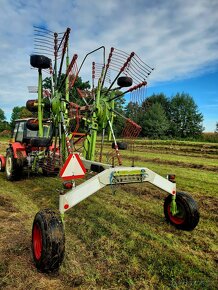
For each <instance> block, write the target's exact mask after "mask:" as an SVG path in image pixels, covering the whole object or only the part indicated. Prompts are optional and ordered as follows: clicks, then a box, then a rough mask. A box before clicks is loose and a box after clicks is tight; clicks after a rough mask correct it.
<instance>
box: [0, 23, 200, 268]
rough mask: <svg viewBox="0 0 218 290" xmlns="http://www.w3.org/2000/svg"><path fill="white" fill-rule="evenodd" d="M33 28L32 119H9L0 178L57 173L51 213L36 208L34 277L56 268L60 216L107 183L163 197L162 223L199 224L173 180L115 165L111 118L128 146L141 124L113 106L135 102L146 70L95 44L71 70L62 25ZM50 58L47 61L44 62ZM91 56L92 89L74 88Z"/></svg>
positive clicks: (118, 145)
mask: <svg viewBox="0 0 218 290" xmlns="http://www.w3.org/2000/svg"><path fill="white" fill-rule="evenodd" d="M34 30H35V47H36V51H37V54H33V55H31V57H30V64H31V66H32V67H33V68H35V69H37V70H38V89H37V91H38V98H37V99H36V100H28V101H27V103H26V107H27V108H28V109H29V110H30V111H32V112H35V114H36V115H37V117H35V118H34V117H33V118H28V119H22V120H17V121H16V124H15V129H14V133H13V137H14V140H13V142H12V143H11V144H10V146H9V148H8V149H7V152H6V157H3V156H0V161H1V170H4V168H5V170H6V176H7V179H8V180H16V179H18V178H19V177H20V173H21V172H22V170H23V169H26V170H27V172H29V173H31V172H39V171H40V172H41V171H42V172H43V174H45V175H50V174H59V175H60V177H61V178H62V181H63V190H61V191H60V195H59V211H54V210H52V209H46V210H41V211H39V212H38V213H37V214H36V216H35V218H34V221H33V228H32V252H33V258H34V262H35V265H36V267H37V269H39V270H40V271H42V272H52V271H57V270H58V269H59V267H60V265H61V263H62V261H63V258H64V250H65V235H64V215H65V213H66V211H68V210H69V209H71V208H72V207H74V206H75V205H76V204H78V203H79V202H81V201H83V200H84V199H86V198H87V197H89V196H91V195H92V194H94V193H95V192H97V191H98V190H100V189H102V188H104V187H105V186H107V185H110V186H111V187H112V188H113V187H114V186H116V185H120V184H128V183H144V182H149V183H151V184H153V185H154V186H156V187H158V188H160V189H162V190H163V191H165V192H166V193H168V196H167V197H166V199H165V202H164V214H165V217H166V219H167V221H168V222H170V223H171V224H172V225H174V226H175V227H177V228H178V229H182V230H193V229H194V228H195V227H196V226H197V224H198V221H199V212H198V208H197V205H196V202H195V201H194V200H193V198H192V197H191V196H190V195H188V194H187V193H182V192H176V183H175V179H174V177H175V176H173V175H168V178H164V177H162V176H160V175H158V174H157V173H155V172H153V171H152V170H150V169H148V168H146V167H138V166H135V164H134V162H133V164H132V166H130V167H126V166H123V165H122V158H121V154H120V150H124V149H126V148H127V144H126V143H125V142H120V141H119V142H118V141H117V140H116V137H115V133H114V130H113V127H114V126H113V124H114V120H115V118H116V116H118V115H119V117H122V118H123V120H124V123H125V124H124V128H123V133H122V136H123V138H128V139H129V140H132V141H131V146H134V143H133V140H134V139H136V138H137V137H138V135H139V133H140V130H141V127H140V126H139V125H137V124H136V123H135V122H134V121H133V120H130V119H128V118H126V117H124V116H122V115H121V114H120V113H119V112H118V111H116V101H117V100H119V99H120V98H121V97H123V96H127V98H131V100H132V101H133V102H140V101H141V99H142V98H143V97H144V96H143V92H144V90H143V89H144V88H145V87H146V84H147V77H148V76H149V74H150V73H151V72H152V68H151V67H150V66H148V65H147V64H146V63H144V62H143V61H142V60H141V59H140V58H139V57H138V56H137V55H136V54H135V53H134V52H132V53H131V54H127V53H125V52H123V51H120V50H118V49H115V48H111V50H110V52H109V55H108V58H107V59H106V55H105V54H106V52H105V48H104V47H103V46H101V47H99V48H97V49H95V50H93V51H91V52H89V53H88V54H87V55H86V56H85V58H84V59H83V61H82V63H81V65H80V67H78V65H77V55H76V54H75V55H74V56H73V57H72V59H71V60H70V58H69V46H68V43H69V35H70V29H69V28H67V30H66V31H65V32H64V33H53V32H51V31H49V30H46V29H42V28H38V27H35V28H34ZM38 52H40V53H41V52H43V54H39V53H38ZM51 53H52V58H53V61H52V60H51V59H50V58H49V57H48V56H50V54H51ZM99 53H102V55H103V57H102V59H103V63H96V62H92V65H91V70H92V88H91V89H89V90H87V89H86V90H81V89H78V88H77V89H75V84H76V82H77V79H78V76H79V73H80V71H81V68H82V67H83V66H84V63H85V62H86V61H87V59H89V57H90V56H92V55H96V54H99ZM63 69H65V73H64V74H62V70H63ZM43 72H47V73H49V75H50V80H51V81H50V89H47V90H44V89H43V78H42V73H43ZM72 91H74V96H73V99H72V97H71V92H72ZM100 135H101V140H100V145H99V146H98V148H97V146H96V143H97V137H98V138H99V136H100ZM106 138H108V140H111V139H112V141H113V143H112V148H111V152H110V154H108V158H107V162H105V161H104V157H105V153H104V146H105V143H106V141H105V139H106ZM97 149H98V152H97ZM97 153H98V154H97ZM97 155H98V156H97ZM103 161H104V162H103ZM86 172H89V173H92V175H91V178H87V179H86V180H85V181H83V182H80V184H79V185H76V182H75V180H76V179H78V178H82V177H84V175H85V174H86Z"/></svg>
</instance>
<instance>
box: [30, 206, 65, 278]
mask: <svg viewBox="0 0 218 290" xmlns="http://www.w3.org/2000/svg"><path fill="white" fill-rule="evenodd" d="M64 250H65V235H64V226H63V223H62V220H61V217H60V214H59V213H56V212H54V211H52V210H51V209H45V210H41V211H39V212H38V213H37V214H36V216H35V219H34V221H33V227H32V253H33V259H34V263H35V265H36V268H37V269H38V270H39V271H41V272H44V273H49V272H57V271H58V269H59V267H60V265H61V263H62V261H63V259H64Z"/></svg>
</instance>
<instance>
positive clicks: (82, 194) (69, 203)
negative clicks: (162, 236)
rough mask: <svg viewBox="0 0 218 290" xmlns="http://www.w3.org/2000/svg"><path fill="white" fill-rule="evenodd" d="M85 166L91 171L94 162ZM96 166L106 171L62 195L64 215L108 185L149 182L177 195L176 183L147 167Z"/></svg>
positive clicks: (60, 204)
mask: <svg viewBox="0 0 218 290" xmlns="http://www.w3.org/2000/svg"><path fill="white" fill-rule="evenodd" d="M83 164H84V165H85V167H86V168H87V169H90V168H91V165H92V164H93V162H90V161H89V160H83ZM94 164H95V165H99V166H102V167H103V168H105V169H104V170H103V171H102V172H100V173H99V174H97V175H95V176H93V177H92V178H90V179H88V180H87V181H85V182H83V183H82V184H80V185H78V186H76V187H74V188H73V189H71V190H70V191H68V192H67V193H64V194H60V197H59V211H60V213H61V214H62V215H63V214H64V213H65V212H66V211H67V210H69V209H70V208H72V207H74V206H75V205H76V204H78V203H79V202H81V201H83V200H84V199H86V198H87V197H89V196H91V195H92V194H94V193H96V192H97V191H98V190H100V189H102V188H104V187H105V186H107V185H112V186H113V185H119V184H127V183H142V182H149V183H151V184H153V185H154V186H156V187H159V188H160V189H162V190H164V191H165V192H168V193H170V194H172V195H173V196H175V195H176V183H172V182H171V181H169V180H167V179H166V178H164V177H162V176H160V175H158V174H157V173H155V172H154V171H152V170H150V169H148V168H146V167H124V166H119V167H111V166H110V165H106V164H102V163H98V162H95V163H94Z"/></svg>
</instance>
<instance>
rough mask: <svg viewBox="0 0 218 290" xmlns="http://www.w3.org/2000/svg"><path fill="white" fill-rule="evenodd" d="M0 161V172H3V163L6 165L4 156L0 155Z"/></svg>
mask: <svg viewBox="0 0 218 290" xmlns="http://www.w3.org/2000/svg"><path fill="white" fill-rule="evenodd" d="M0 161H1V170H0V171H4V170H5V163H6V159H5V156H3V155H1V154H0Z"/></svg>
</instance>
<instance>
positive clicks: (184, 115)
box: [0, 78, 218, 139]
mask: <svg viewBox="0 0 218 290" xmlns="http://www.w3.org/2000/svg"><path fill="white" fill-rule="evenodd" d="M50 85H51V84H50V79H49V78H46V79H45V80H44V81H43V87H44V88H49V87H50ZM76 87H78V88H80V89H89V88H90V85H89V82H83V81H82V79H81V78H78V79H77V82H76ZM64 93H65V92H63V94H64ZM79 99H80V102H81V98H79ZM70 100H71V101H73V102H75V103H76V102H77V101H76V100H78V96H77V92H76V88H74V90H73V91H72V92H71V93H70ZM115 109H116V111H117V112H118V113H119V114H120V115H123V116H124V117H125V118H130V119H132V120H133V121H134V122H136V123H137V124H138V125H140V126H141V127H142V130H141V133H140V136H141V137H148V138H154V139H160V138H178V139H184V138H190V137H191V138H197V137H198V136H199V135H201V134H202V132H203V130H204V128H203V115H202V113H201V112H199V110H198V106H197V104H196V103H195V102H194V100H193V98H192V97H191V96H190V95H189V94H187V93H177V94H176V95H174V96H172V97H171V98H169V97H167V96H166V95H165V94H163V93H160V94H153V95H151V96H149V97H147V98H146V99H145V100H144V101H143V102H142V103H141V104H139V103H137V102H129V103H128V104H126V102H125V100H124V98H120V99H117V100H116V103H115ZM119 114H117V116H116V118H115V121H114V131H115V133H116V135H117V136H120V135H121V134H122V130H123V127H124V123H125V122H124V119H123V118H122V117H121V116H120V115H119ZM26 117H36V113H32V112H30V111H28V110H27V109H26V107H25V106H21V107H19V106H16V107H14V108H13V110H12V114H11V120H10V123H8V122H7V121H6V118H5V114H4V111H3V110H2V109H0V132H1V131H3V130H9V129H10V128H13V126H14V122H15V120H16V119H21V118H26ZM215 132H218V122H217V124H216V128H215Z"/></svg>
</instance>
